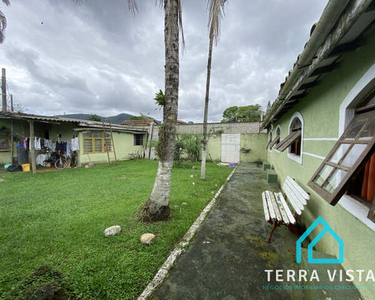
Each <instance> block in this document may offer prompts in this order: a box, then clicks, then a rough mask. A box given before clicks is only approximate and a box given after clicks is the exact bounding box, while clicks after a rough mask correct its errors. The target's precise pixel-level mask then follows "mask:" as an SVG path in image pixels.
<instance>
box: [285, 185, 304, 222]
mask: <svg viewBox="0 0 375 300" xmlns="http://www.w3.org/2000/svg"><path fill="white" fill-rule="evenodd" d="M284 191H285V193H286V195H287V196H288V200H289V202H290V203H291V204H292V206H293V208H294V210H295V211H296V212H297V214H298V215H301V214H302V210H303V205H302V204H301V202H299V201H296V200H295V199H294V194H292V193H291V192H290V189H289V187H288V186H287V185H285V184H284Z"/></svg>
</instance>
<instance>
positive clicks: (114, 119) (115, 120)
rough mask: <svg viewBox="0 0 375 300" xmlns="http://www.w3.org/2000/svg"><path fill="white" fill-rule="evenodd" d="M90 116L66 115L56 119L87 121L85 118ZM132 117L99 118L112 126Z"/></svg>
mask: <svg viewBox="0 0 375 300" xmlns="http://www.w3.org/2000/svg"><path fill="white" fill-rule="evenodd" d="M89 116H90V114H68V115H57V116H56V117H62V118H72V119H79V120H87V118H88V117H89ZM130 117H132V115H129V114H119V115H117V116H112V117H100V118H102V120H103V121H104V122H109V121H111V123H113V124H120V123H122V122H124V121H126V120H129V119H130Z"/></svg>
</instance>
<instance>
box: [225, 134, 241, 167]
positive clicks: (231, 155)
mask: <svg viewBox="0 0 375 300" xmlns="http://www.w3.org/2000/svg"><path fill="white" fill-rule="evenodd" d="M240 140H241V135H240V134H239V133H237V134H222V135H221V161H222V162H227V163H231V162H235V163H238V162H239V161H240Z"/></svg>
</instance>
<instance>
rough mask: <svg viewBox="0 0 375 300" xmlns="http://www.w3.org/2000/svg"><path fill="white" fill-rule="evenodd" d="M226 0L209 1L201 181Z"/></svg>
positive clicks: (204, 176)
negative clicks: (215, 48) (215, 54)
mask: <svg viewBox="0 0 375 300" xmlns="http://www.w3.org/2000/svg"><path fill="white" fill-rule="evenodd" d="M225 2H226V0H209V1H208V6H207V8H208V11H209V14H208V28H209V29H210V31H209V39H210V42H209V47H208V62H207V79H206V96H205V99H204V118H203V139H202V163H201V179H202V180H205V179H206V152H207V115H208V102H209V101H210V98H209V97H210V81H211V61H212V46H213V43H214V40H215V44H216V45H217V42H218V39H219V36H220V21H221V19H222V18H223V14H224V4H225Z"/></svg>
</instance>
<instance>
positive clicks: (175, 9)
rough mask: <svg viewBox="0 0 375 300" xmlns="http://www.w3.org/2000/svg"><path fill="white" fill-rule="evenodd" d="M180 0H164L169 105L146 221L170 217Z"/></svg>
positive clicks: (160, 136)
mask: <svg viewBox="0 0 375 300" xmlns="http://www.w3.org/2000/svg"><path fill="white" fill-rule="evenodd" d="M179 8H180V7H179V0H164V11H165V17H164V43H165V105H164V111H163V125H162V126H160V127H161V128H160V130H159V147H160V148H159V149H160V151H159V152H160V153H159V166H158V171H157V174H156V179H155V183H154V187H153V189H152V192H151V195H150V198H149V199H148V200H147V202H146V204H145V205H144V207H143V212H142V219H143V221H146V222H150V221H161V220H165V219H167V218H168V217H169V212H170V208H169V193H170V186H171V175H172V167H173V160H174V146H175V135H176V123H177V109H178V85H179V26H178V20H179Z"/></svg>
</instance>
